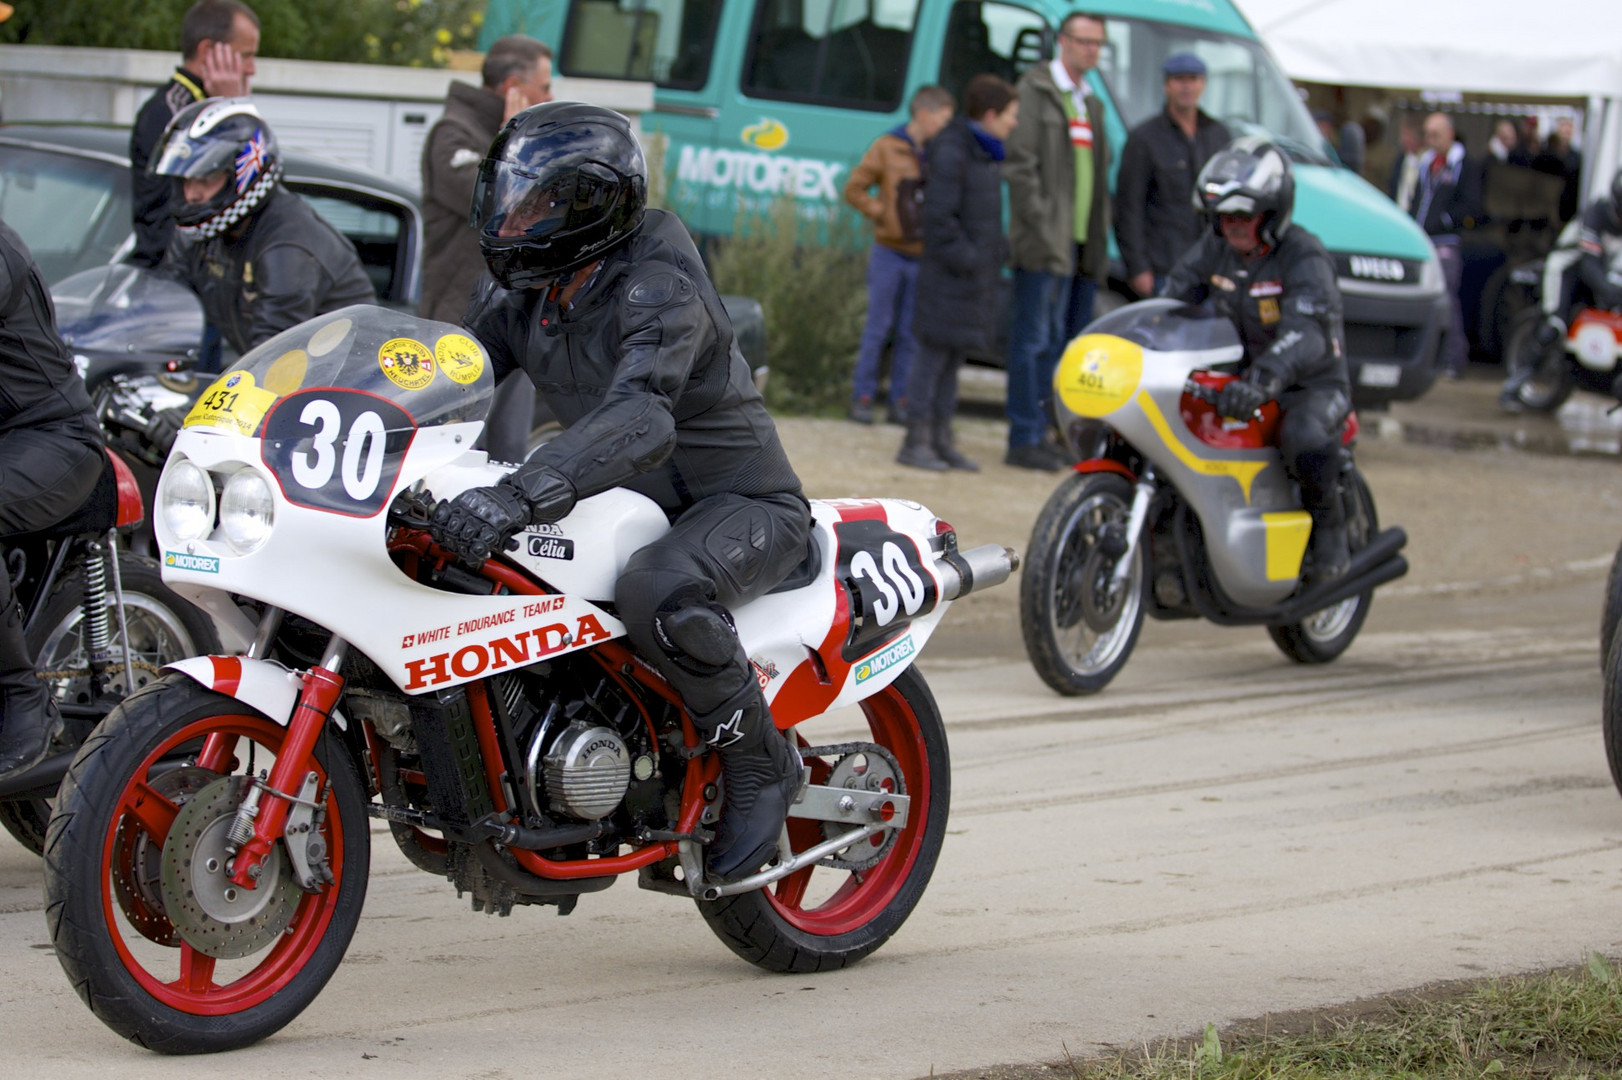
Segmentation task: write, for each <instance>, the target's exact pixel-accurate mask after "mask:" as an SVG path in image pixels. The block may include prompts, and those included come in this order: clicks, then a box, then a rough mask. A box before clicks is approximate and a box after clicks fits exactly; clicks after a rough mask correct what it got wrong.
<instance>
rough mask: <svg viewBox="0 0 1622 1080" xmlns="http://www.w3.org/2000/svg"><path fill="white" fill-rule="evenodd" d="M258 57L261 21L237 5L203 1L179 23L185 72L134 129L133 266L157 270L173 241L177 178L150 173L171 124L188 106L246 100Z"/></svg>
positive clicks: (232, 0) (230, 0) (151, 102)
mask: <svg viewBox="0 0 1622 1080" xmlns="http://www.w3.org/2000/svg"><path fill="white" fill-rule="evenodd" d="M258 52H259V17H258V16H256V15H255V14H254V13H253V11H252V9H250V8H249V7H248V5H246V4H243V3H238V0H199V2H198V3H196V4H193V5H192V7H191V10H189V11H187V12H186V16H185V18H183V19H182V20H181V22H180V56H181V66H180V67H178V68H176V69H175V74H174V77H173V78H171V79H170V80H169V81H168V82H167V83H165V84H164V85H163V86H160V87H159V88H158V90H157V92H156V93H155V94H153V95H152V96H151V97H149V98H147V99H146V103H145V104H144V105H142V106H141V111H140V112H138V113H136V115H135V126H134V127H132V128H131V129H130V188H131V192H130V194H131V201H130V209H131V212H132V214H133V217H134V219H135V220H134V224H135V250H134V251H133V252H132V253H131V254H130V258H129V261H130V262H132V263H134V264H135V265H136V266H146V267H152V266H157V265H158V263H160V262H162V261H163V253H164V252H165V251H167V250H168V249H169V238H170V237H171V236H173V235H174V231H175V221H174V218H173V216H171V214H170V212H169V210H170V203H171V202H173V201H174V199H175V198H176V197H177V195H178V192H176V190H175V182H174V180H173V178H171V177H166V176H157V175H154V174H152V173H150V172H148V171H147V166H148V165H149V164H151V161H152V156H153V154H154V152H155V151H156V150H157V149H158V144H159V142H160V141H161V140H162V138H163V133H164V131H165V129H167V128H168V127H169V121H170V120H173V119H174V116H175V113H177V112H179V111H180V110H181V109H184V108H185V107H186V106H188V105H192V104H195V103H196V102H199V101H202V100H203V99H204V98H211V97H245V96H246V95H247V93H248V83H249V80H250V79H252V77H253V74H254V57H255V56H256V55H257V54H258Z"/></svg>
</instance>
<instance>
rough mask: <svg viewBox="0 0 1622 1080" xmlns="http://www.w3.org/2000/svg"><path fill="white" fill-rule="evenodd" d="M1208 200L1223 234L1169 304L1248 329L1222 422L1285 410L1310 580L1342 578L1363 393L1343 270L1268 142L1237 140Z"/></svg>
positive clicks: (1216, 171)
mask: <svg viewBox="0 0 1622 1080" xmlns="http://www.w3.org/2000/svg"><path fill="white" fill-rule="evenodd" d="M1198 197H1199V198H1200V200H1201V203H1202V205H1203V206H1204V208H1205V211H1206V214H1207V216H1208V218H1209V220H1210V222H1211V226H1212V227H1211V229H1210V231H1208V232H1207V233H1206V235H1205V236H1204V237H1202V238H1201V240H1200V242H1199V243H1198V244H1196V245H1195V246H1194V247H1192V248H1190V249H1189V251H1188V253H1187V254H1185V255H1184V256H1183V258H1182V260H1181V261H1180V262H1178V264H1177V266H1176V268H1175V269H1173V270H1172V272H1171V276H1170V277H1169V278H1167V280H1166V287H1165V289H1164V291H1163V293H1162V295H1164V296H1169V297H1172V298H1174V299H1177V300H1182V301H1184V302H1185V303H1190V304H1197V303H1202V302H1205V301H1209V302H1210V303H1211V304H1212V305H1213V306H1215V308H1216V310H1217V312H1218V313H1219V314H1222V315H1224V316H1226V317H1227V318H1229V319H1230V320H1232V321H1233V324H1234V325H1235V326H1236V327H1237V328H1238V329H1239V337H1240V340H1241V341H1243V342H1244V346H1245V357H1246V363H1245V366H1244V368H1243V372H1242V375H1241V377H1240V378H1238V379H1235V380H1233V381H1232V382H1230V383H1228V384H1226V385H1225V386H1223V388H1222V391H1221V396H1220V398H1219V399H1218V402H1217V411H1218V412H1220V413H1221V414H1222V415H1223V416H1231V417H1234V418H1235V419H1249V417H1250V416H1251V414H1252V413H1254V412H1255V411H1256V410H1257V409H1258V408H1260V407H1261V406H1262V405H1263V403H1265V402H1268V401H1272V400H1274V399H1277V400H1278V403H1279V407H1280V409H1281V410H1282V411H1283V414H1284V415H1283V420H1282V421H1281V424H1280V428H1279V449H1280V451H1281V453H1282V454H1283V456H1284V463H1285V467H1286V468H1287V469H1288V470H1289V472H1290V475H1291V476H1292V477H1294V479H1295V481H1296V482H1297V483H1298V484H1300V486H1301V503H1302V507H1303V508H1304V509H1305V510H1306V511H1307V512H1308V513H1309V514H1311V515H1312V538H1311V549H1310V552H1309V555H1308V562H1307V565H1306V567H1305V576H1306V577H1307V578H1308V579H1309V580H1315V581H1323V580H1328V579H1330V578H1334V577H1339V576H1340V575H1341V574H1344V573H1345V572H1346V568H1347V565H1348V563H1349V561H1350V554H1349V551H1348V548H1347V542H1346V513H1345V505H1344V503H1343V501H1342V496H1341V488H1340V467H1341V463H1342V460H1343V459H1342V457H1341V454H1342V448H1341V437H1340V436H1341V427H1342V425H1343V424H1345V422H1346V417H1347V415H1348V414H1349V413H1350V412H1351V404H1352V403H1351V396H1352V393H1351V391H1352V388H1351V379H1350V377H1349V375H1348V373H1347V369H1346V342H1345V337H1346V335H1345V328H1344V326H1343V324H1342V319H1341V310H1342V309H1341V299H1340V287H1339V286H1338V285H1337V284H1336V283H1335V266H1334V263H1333V261H1332V260H1331V259H1330V257H1329V253H1328V252H1327V251H1325V250H1324V246H1323V244H1322V243H1320V242H1319V240H1318V238H1317V237H1316V236H1313V235H1312V234H1311V233H1309V232H1307V231H1306V230H1305V229H1303V228H1301V227H1300V226H1299V225H1292V224H1291V223H1290V216H1291V211H1292V210H1293V208H1294V204H1295V180H1294V177H1293V176H1292V175H1291V171H1290V159H1289V158H1288V157H1286V156H1285V154H1284V153H1283V151H1281V150H1280V149H1279V148H1278V147H1276V146H1274V145H1273V144H1272V143H1270V142H1268V141H1267V140H1265V139H1262V138H1258V137H1254V136H1252V137H1247V138H1242V139H1238V140H1236V141H1235V142H1233V143H1232V144H1231V145H1230V146H1229V147H1228V148H1227V149H1226V150H1223V151H1222V152H1220V153H1218V154H1217V155H1216V156H1215V157H1213V158H1212V159H1211V160H1210V162H1209V163H1208V164H1207V165H1206V167H1205V170H1204V172H1202V173H1201V174H1200V178H1199V183H1198Z"/></svg>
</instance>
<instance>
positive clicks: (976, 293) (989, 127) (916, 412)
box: [896, 75, 1019, 472]
mask: <svg viewBox="0 0 1622 1080" xmlns="http://www.w3.org/2000/svg"><path fill="white" fill-rule="evenodd" d="M1018 122H1019V98H1018V97H1017V96H1016V95H1015V92H1014V88H1013V87H1012V86H1010V85H1008V83H1007V82H1005V81H1004V80H1002V79H1000V78H998V77H997V76H995V75H976V76H975V77H974V78H972V79H970V80H969V85H968V86H966V87H965V88H964V90H963V115H962V116H961V117H959V118H957V119H955V120H953V121H952V122H951V123H949V124H947V125H946V127H945V128H944V129H942V131H941V133H940V134H939V135H937V136H935V139H934V141H933V142H931V143H930V171H929V184H928V185H927V186H926V187H925V188H924V205H923V214H922V221H921V226H922V232H923V241H924V244H923V254H922V256H921V257H920V261H919V264H918V296H917V299H916V301H915V302H914V308H913V325H912V331H913V336H914V337H915V338H916V339H917V341H918V353H917V355H916V356H915V357H913V362H912V371H911V372H910V373H909V375H908V378H907V435H906V439H905V440H904V441H903V442H902V444H901V451H900V453H898V454H896V461H898V462H900V463H901V464H903V465H911V466H913V467H915V468H919V469H931V470H935V471H941V470H945V469H964V470H966V471H969V472H973V471H975V470H976V469H978V468H979V466H977V465H975V463H974V462H972V461H970V460H969V459H968V458H966V457H964V456H963V454H961V453H959V452H958V450H957V448H956V447H955V445H954V444H953V439H952V416H953V414H954V413H955V412H956V411H957V375H958V369H959V368H961V367H962V366H963V361H964V360H965V359H967V358H968V357H969V356H971V355H978V356H984V355H986V354H987V353H989V352H990V351H991V348H992V345H993V344H994V342H995V337H994V333H993V330H992V328H993V326H994V325H995V319H994V313H995V310H996V304H995V298H996V295H997V277H998V275H999V274H1000V273H1001V271H1002V264H1003V262H1004V261H1005V260H1006V259H1007V256H1008V250H1007V249H1008V244H1007V241H1006V240H1005V239H1004V238H1003V231H1002V174H1001V172H1000V171H999V168H998V164H997V163H998V162H1000V161H1001V160H1002V159H1003V156H1004V155H1003V142H1004V140H1005V139H1007V137H1008V135H1009V133H1010V132H1012V131H1013V130H1014V128H1015V127H1016V126H1017V125H1018Z"/></svg>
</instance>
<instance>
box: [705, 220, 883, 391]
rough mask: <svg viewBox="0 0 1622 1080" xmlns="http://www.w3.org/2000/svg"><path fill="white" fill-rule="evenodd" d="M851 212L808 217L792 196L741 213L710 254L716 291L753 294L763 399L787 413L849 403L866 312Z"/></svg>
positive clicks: (862, 253) (860, 243) (863, 257)
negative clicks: (759, 326) (764, 369)
mask: <svg viewBox="0 0 1622 1080" xmlns="http://www.w3.org/2000/svg"><path fill="white" fill-rule="evenodd" d="M865 240H866V237H865V235H864V233H863V230H862V226H861V224H860V222H858V221H857V220H856V219H855V217H854V215H851V214H846V213H838V214H836V215H834V216H833V217H832V218H829V219H823V218H806V217H802V216H801V215H800V213H799V212H798V209H797V207H796V204H795V201H794V200H793V199H792V198H783V199H780V200H778V201H777V202H776V203H774V204H773V205H772V206H771V208H770V209H769V210H768V211H766V212H765V213H759V212H756V213H745V214H743V215H740V217H739V219H738V223H737V225H736V227H735V229H734V233H733V235H732V236H731V237H730V238H728V239H727V240H725V241H724V242H721V243H718V244H716V245H715V246H714V247H712V249H711V259H710V261H711V267H712V270H713V273H714V275H715V284H716V287H717V288H718V289H719V290H720V291H721V292H723V293H738V294H741V295H744V296H752V297H754V298H755V299H757V300H759V301H760V304H761V307H762V308H763V309H764V311H765V315H766V352H767V361H768V362H769V363H770V365H771V378H770V379H768V380H767V383H766V400H767V403H768V404H769V405H771V407H772V408H773V409H776V410H780V411H783V412H790V413H816V412H832V411H834V410H837V409H840V408H843V406H844V405H845V404H846V403H847V402H848V401H849V400H850V379H851V372H852V371H853V370H854V369H855V367H856V349H857V346H858V345H859V344H860V342H861V337H862V323H863V320H864V318H865V317H866V314H867V284H866V274H867V250H866V245H865Z"/></svg>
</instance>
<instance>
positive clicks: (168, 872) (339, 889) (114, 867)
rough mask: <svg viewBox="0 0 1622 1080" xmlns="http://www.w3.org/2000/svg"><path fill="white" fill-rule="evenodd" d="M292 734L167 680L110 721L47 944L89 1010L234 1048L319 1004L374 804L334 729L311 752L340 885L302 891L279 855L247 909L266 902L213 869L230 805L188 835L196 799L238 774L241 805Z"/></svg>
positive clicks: (55, 868)
mask: <svg viewBox="0 0 1622 1080" xmlns="http://www.w3.org/2000/svg"><path fill="white" fill-rule="evenodd" d="M286 734H287V729H286V728H284V727H282V726H281V725H280V724H278V723H275V722H273V721H271V720H269V719H267V718H266V717H264V716H262V715H260V714H259V713H257V712H255V711H254V710H252V709H251V708H249V707H248V706H247V705H244V704H243V703H242V702H240V701H237V700H235V699H234V698H229V697H226V696H224V695H222V694H216V693H214V692H212V691H210V690H205V689H204V688H203V687H201V686H199V685H198V684H197V683H195V682H193V681H192V680H191V679H189V678H187V677H186V676H184V675H168V676H166V677H164V678H163V679H161V680H159V681H158V682H156V683H153V684H151V685H150V686H148V687H146V688H145V689H143V690H140V691H138V692H137V693H135V694H133V695H131V696H130V697H129V698H127V699H126V700H125V701H124V702H122V703H121V704H120V705H119V706H118V707H117V708H115V709H114V710H113V711H112V712H111V713H109V714H108V716H107V718H106V719H105V720H103V721H102V723H101V724H100V726H98V727H97V728H96V730H95V732H94V733H93V734H92V735H91V737H90V738H89V739H88V740H87V741H86V742H85V744H84V746H83V747H82V748H81V749H80V751H79V755H78V757H76V758H75V759H74V761H73V766H72V768H70V769H69V770H68V775H67V778H66V779H65V780H64V781H63V783H62V790H61V792H60V793H59V794H58V797H57V805H56V813H55V814H54V815H53V816H52V818H51V823H50V827H49V829H48V831H47V832H46V838H45V911H46V924H47V928H48V929H49V931H50V935H51V942H52V944H53V945H54V946H55V949H56V955H57V958H58V959H59V960H60V961H61V963H62V969H63V971H65V972H66V973H67V976H68V981H69V982H70V983H72V985H73V987H74V989H75V990H77V991H78V993H79V996H80V997H81V998H83V999H84V1002H85V1004H87V1005H89V1006H90V1010H91V1011H92V1012H94V1013H95V1014H96V1016H97V1017H98V1018H100V1019H101V1021H102V1022H103V1023H105V1024H106V1025H107V1026H108V1027H110V1028H112V1029H113V1030H114V1031H116V1032H118V1033H119V1034H120V1035H122V1036H124V1037H125V1038H127V1039H129V1040H131V1041H132V1042H135V1043H138V1044H139V1045H141V1046H144V1047H146V1048H147V1049H149V1050H156V1051H158V1052H160V1053H165V1054H195V1053H211V1052H214V1051H220V1050H231V1049H235V1048H237V1047H241V1046H246V1045H248V1044H250V1043H253V1042H257V1041H258V1040H260V1039H263V1038H264V1037H265V1036H267V1035H270V1034H271V1033H273V1032H275V1031H277V1030H279V1029H280V1028H281V1027H283V1026H284V1025H286V1024H287V1023H288V1022H289V1021H291V1020H292V1019H293V1018H294V1017H296V1016H297V1015H298V1014H299V1013H300V1012H302V1011H303V1010H304V1008H305V1007H306V1006H307V1005H309V1003H310V1002H311V1001H312V1000H314V998H315V996H316V995H317V994H318V993H320V991H321V988H322V987H323V986H325V985H326V982H327V980H328V978H330V977H331V975H332V973H333V972H334V971H335V970H336V969H337V967H338V963H339V961H340V960H342V959H343V955H344V950H345V949H346V948H347V947H348V945H349V941H350V938H351V937H352V936H353V934H354V932H355V924H356V923H357V922H358V921H359V919H360V911H361V904H362V901H363V900H364V899H365V895H366V877H367V866H368V862H369V859H370V852H371V848H370V844H371V834H370V831H369V829H368V825H367V818H366V792H365V789H364V788H363V787H362V785H361V782H360V778H359V777H358V776H357V775H356V774H355V770H354V766H353V764H352V763H351V761H350V759H349V756H348V754H347V753H346V751H345V750H344V749H343V747H342V746H341V745H340V744H339V743H338V741H337V740H336V739H334V738H333V737H332V735H331V734H330V733H329V732H323V733H322V735H321V738H320V739H319V740H318V741H317V743H316V749H315V754H314V758H315V762H316V768H317V771H318V775H320V778H321V780H322V784H323V787H322V790H324V791H325V793H326V794H325V796H324V809H325V813H326V817H325V820H324V822H321V823H319V824H318V825H317V830H318V832H319V834H320V837H321V839H323V840H324V841H325V842H326V845H327V852H328V857H329V859H330V866H331V870H332V873H333V875H334V877H335V878H336V882H335V883H334V884H329V885H327V886H326V887H325V888H324V889H322V891H320V892H317V893H305V892H303V891H302V890H300V889H299V888H298V887H297V885H296V884H293V883H292V882H291V876H290V875H291V870H290V868H289V865H288V862H287V856H286V852H285V850H284V849H283V848H282V847H281V846H279V845H278V846H277V847H276V848H275V849H273V854H272V858H271V859H270V860H267V862H266V866H267V867H270V868H271V872H270V873H267V875H266V879H265V880H266V881H267V882H268V884H266V885H261V886H260V888H264V889H268V890H275V891H272V892H267V893H266V894H265V900H264V901H262V902H261V903H262V905H265V906H261V907H259V908H257V909H255V910H254V911H253V912H246V911H243V910H242V907H241V905H245V904H252V903H254V897H253V894H251V893H246V892H245V891H244V892H243V893H242V894H240V895H233V890H231V889H230V888H229V883H228V882H227V881H226V880H225V879H224V878H222V877H219V876H218V875H219V874H221V873H222V871H221V870H220V869H219V861H220V859H219V857H210V856H211V855H212V854H213V851H214V850H215V848H217V847H218V845H219V844H220V843H222V842H223V841H222V839H221V837H222V835H223V831H224V826H225V823H226V822H227V821H228V820H229V818H230V817H231V816H232V813H231V809H230V806H229V805H228V806H226V807H225V808H224V809H222V810H220V811H219V812H217V813H216V811H215V809H214V808H213V807H214V803H213V801H209V802H200V803H198V804H197V806H198V807H199V808H203V807H207V808H209V810H208V812H209V813H210V814H211V815H213V816H212V817H209V818H199V819H196V820H192V821H190V824H189V825H186V826H185V827H181V826H182V823H183V822H186V821H187V820H188V819H187V818H186V816H185V815H186V810H187V807H188V806H189V805H190V804H191V803H192V801H193V800H199V799H210V795H209V794H208V793H210V792H218V791H219V790H220V788H219V787H218V786H217V785H219V784H220V782H221V781H222V779H224V778H226V777H230V778H232V780H231V781H228V783H236V784H238V785H239V786H238V787H237V788H236V789H235V791H236V794H235V796H234V798H235V803H234V804H231V805H235V804H239V803H240V801H241V800H240V794H241V792H242V791H244V790H246V788H245V780H246V776H247V775H248V773H249V770H250V769H259V768H269V767H270V764H271V759H272V758H273V757H274V756H275V754H276V752H277V751H278V750H279V749H280V747H281V745H282V740H283V739H284V738H285V737H286ZM182 762H184V764H181V763H182ZM226 790H227V791H228V792H229V791H230V790H231V789H230V788H229V787H227V788H226ZM177 815H179V816H177ZM312 839H313V838H312ZM210 843H212V844H213V845H214V847H209V846H205V845H208V844H210ZM221 850H223V849H221ZM177 866H178V867H179V869H178V870H177V869H176V867H177ZM209 875H215V876H214V877H210V876H209ZM171 879H173V882H174V883H173V885H172V884H171ZM289 886H291V889H290V890H289ZM178 890H184V892H183V894H182V893H181V892H180V891H178ZM181 895H183V896H184V897H185V898H186V899H185V900H184V901H183V902H182V906H181V908H179V909H176V907H175V901H174V900H173V899H172V898H173V897H177V896H181ZM222 898H223V899H222ZM211 903H212V904H213V905H214V906H212V907H211V906H210V904H211ZM232 905H237V906H234V907H233V906H232ZM221 906H223V907H224V908H225V915H221V916H219V917H218V918H216V911H217V910H219V908H220V907H221ZM232 912H237V913H238V914H235V915H233V914H232ZM221 918H228V919H229V921H228V922H221V921H219V920H220V919H221ZM216 965H218V966H216Z"/></svg>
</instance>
